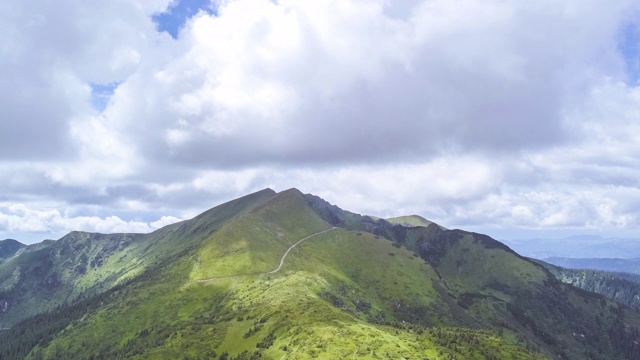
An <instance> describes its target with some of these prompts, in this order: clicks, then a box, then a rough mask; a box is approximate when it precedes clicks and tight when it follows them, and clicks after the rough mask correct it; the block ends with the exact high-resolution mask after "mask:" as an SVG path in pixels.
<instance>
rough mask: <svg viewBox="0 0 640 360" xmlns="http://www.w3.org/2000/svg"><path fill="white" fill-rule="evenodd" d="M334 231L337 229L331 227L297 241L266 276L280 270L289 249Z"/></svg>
mask: <svg viewBox="0 0 640 360" xmlns="http://www.w3.org/2000/svg"><path fill="white" fill-rule="evenodd" d="M335 229H337V227H335V226H334V227H332V228H331V229H326V230H322V231H319V232H317V233H315V234H311V235H309V236H307V237H304V238H302V239H300V240H298V241H297V242H296V243H295V244H293V245H291V246H290V247H289V248H288V249H287V251H286V252H285V253H284V255H282V259H280V265H278V267H277V268H276V269H275V270H273V271H270V272H268V273H267V274H275V273H277V272H278V271H280V268H282V265H283V264H284V259H285V258H286V257H287V255H288V254H289V251H291V249H293V248H294V247H296V245H298V244H300V243H301V242H303V241H305V240H307V239H309V238H312V237H314V236H316V235H320V234H324V233H326V232H328V231H331V230H335Z"/></svg>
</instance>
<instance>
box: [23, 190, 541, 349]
mask: <svg viewBox="0 0 640 360" xmlns="http://www.w3.org/2000/svg"><path fill="white" fill-rule="evenodd" d="M326 228H330V226H329V225H328V224H327V223H325V222H324V221H322V219H320V218H319V217H318V216H317V215H316V214H315V213H314V212H312V211H311V210H310V209H309V208H307V207H306V206H305V203H304V200H303V199H302V198H301V196H299V193H297V192H296V191H290V192H285V193H281V194H279V195H278V196H276V197H274V198H273V199H271V200H270V201H269V202H268V203H266V204H265V205H264V206H262V207H258V208H255V209H253V210H252V211H250V212H247V213H244V214H242V215H240V216H238V217H236V218H234V219H232V220H231V221H229V222H227V223H225V225H224V226H222V227H221V228H220V230H219V231H217V232H214V233H212V234H211V235H210V236H209V237H208V238H207V239H206V240H205V241H204V242H203V243H202V245H200V246H199V247H197V248H195V249H194V250H193V251H192V252H190V253H189V254H187V255H185V256H182V257H181V258H179V259H178V260H177V261H176V262H174V263H172V264H167V266H166V267H165V268H162V269H159V270H158V272H156V273H152V274H149V275H146V276H144V277H143V278H142V279H140V281H137V282H135V283H134V284H132V285H131V286H128V287H126V288H125V289H123V290H122V291H119V292H118V293H116V294H114V295H113V296H112V298H110V299H109V303H108V304H106V306H103V307H101V308H100V309H99V310H98V311H96V312H92V313H89V314H87V315H86V316H84V317H82V318H80V319H77V320H75V321H74V322H73V323H72V324H71V325H70V326H69V327H68V328H67V329H66V330H65V331H64V332H63V333H62V334H60V335H59V336H58V337H57V338H56V339H55V340H54V341H52V342H51V343H50V344H48V345H46V347H45V348H44V349H36V350H35V351H34V352H33V353H32V354H31V356H32V357H33V358H37V357H39V356H43V357H45V358H55V357H56V356H57V355H63V354H74V357H76V358H89V357H92V356H94V355H98V354H106V355H107V357H111V358H113V357H117V356H123V357H133V358H140V359H147V358H151V359H153V358H156V359H165V358H181V357H187V358H189V357H190V358H208V357H212V356H213V354H214V352H215V354H217V355H220V354H222V353H223V352H228V353H229V354H230V355H232V356H235V355H238V354H241V353H242V352H243V351H247V353H254V352H256V351H260V353H261V354H262V355H263V357H264V358H278V359H280V358H283V357H285V358H290V359H312V358H318V357H320V358H348V357H358V358H400V357H405V358H424V357H429V358H432V359H433V358H443V359H446V358H448V356H457V357H458V358H465V359H473V358H479V359H480V358H487V354H493V355H495V356H497V358H516V359H533V358H538V357H537V356H535V355H528V354H526V353H525V350H524V349H523V348H522V347H521V346H519V345H518V344H517V343H516V342H515V341H513V340H505V339H504V338H500V337H499V336H497V334H496V333H495V332H487V331H478V330H460V329H450V328H433V329H432V330H430V331H423V330H422V328H423V326H422V325H450V324H452V322H454V321H455V320H454V319H451V318H450V316H449V315H447V311H445V310H446V309H447V306H449V305H448V304H447V303H446V302H445V301H443V300H442V299H441V298H440V294H439V293H438V291H437V290H435V288H434V286H433V283H434V282H438V281H439V280H438V277H437V274H436V273H435V272H434V271H433V269H432V268H431V267H430V266H429V265H427V264H425V263H424V261H423V260H422V259H420V258H419V257H416V256H414V254H413V253H412V252H410V251H408V250H406V249H404V248H401V247H396V246H392V243H391V242H389V241H387V240H383V239H379V238H376V237H374V236H373V235H371V234H368V233H358V232H354V231H346V230H339V229H336V230H332V231H329V232H326V233H323V234H321V235H318V236H317V237H314V238H313V239H311V240H309V241H306V242H303V243H301V244H300V245H298V247H296V248H295V249H294V250H293V251H292V252H291V253H290V254H289V256H288V257H287V260H286V262H285V265H284V266H283V268H282V270H281V271H280V272H278V273H276V274H270V275H269V274H265V273H264V272H266V271H269V270H272V269H274V268H275V267H276V266H277V264H278V262H279V260H280V257H281V256H282V254H283V253H284V251H285V250H286V248H287V247H288V246H289V245H290V244H292V243H294V242H295V241H296V240H298V239H300V238H302V237H304V236H307V235H309V234H311V233H315V232H317V231H319V230H322V229H326ZM225 258H231V259H233V261H230V260H229V259H225ZM371 264H375V266H371ZM247 272H251V273H253V274H248V273H247ZM256 272H262V273H259V274H255V273H256ZM416 309H419V310H421V311H422V314H424V316H422V318H416V317H415V316H416V314H415V310H416ZM403 320H404V321H405V322H403ZM427 323H429V324H427ZM270 340H271V341H270ZM260 343H262V344H263V345H264V346H265V347H268V348H266V349H263V348H258V347H257V345H258V344H260ZM270 343H271V344H270ZM267 345H268V346H267ZM454 358H455V357H454Z"/></svg>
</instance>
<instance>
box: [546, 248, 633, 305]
mask: <svg viewBox="0 0 640 360" xmlns="http://www.w3.org/2000/svg"><path fill="white" fill-rule="evenodd" d="M537 262H539V263H540V264H541V265H543V266H544V267H546V268H547V269H549V271H551V273H552V274H553V275H554V276H555V277H556V278H558V280H560V281H562V282H563V283H566V284H571V285H573V286H575V287H579V288H581V289H584V290H587V291H590V292H594V293H597V294H601V295H604V296H605V297H607V298H608V299H611V300H613V301H615V302H617V303H620V304H623V305H626V306H629V307H631V308H634V309H640V275H637V274H630V273H624V272H610V271H602V270H588V269H567V268H563V267H560V266H555V265H552V264H549V263H546V262H544V261H540V260H538V261H537Z"/></svg>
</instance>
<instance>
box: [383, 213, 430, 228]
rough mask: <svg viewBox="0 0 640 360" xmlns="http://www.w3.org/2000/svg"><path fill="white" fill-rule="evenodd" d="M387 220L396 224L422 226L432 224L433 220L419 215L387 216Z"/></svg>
mask: <svg viewBox="0 0 640 360" xmlns="http://www.w3.org/2000/svg"><path fill="white" fill-rule="evenodd" d="M386 220H387V221H388V222H390V223H392V224H398V225H403V226H424V227H427V226H429V225H431V224H433V221H429V220H427V219H425V218H423V217H422V216H419V215H408V216H398V217H393V218H387V219H386Z"/></svg>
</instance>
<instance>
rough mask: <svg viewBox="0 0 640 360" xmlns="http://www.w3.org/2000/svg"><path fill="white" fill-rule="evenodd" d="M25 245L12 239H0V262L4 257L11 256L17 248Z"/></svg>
mask: <svg viewBox="0 0 640 360" xmlns="http://www.w3.org/2000/svg"><path fill="white" fill-rule="evenodd" d="M25 246H26V245H24V244H22V243H20V242H18V241H17V240H13V239H6V240H0V262H2V261H4V259H6V258H9V257H12V256H13V255H15V254H16V253H17V252H18V250H20V249H22V248H24V247H25Z"/></svg>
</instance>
